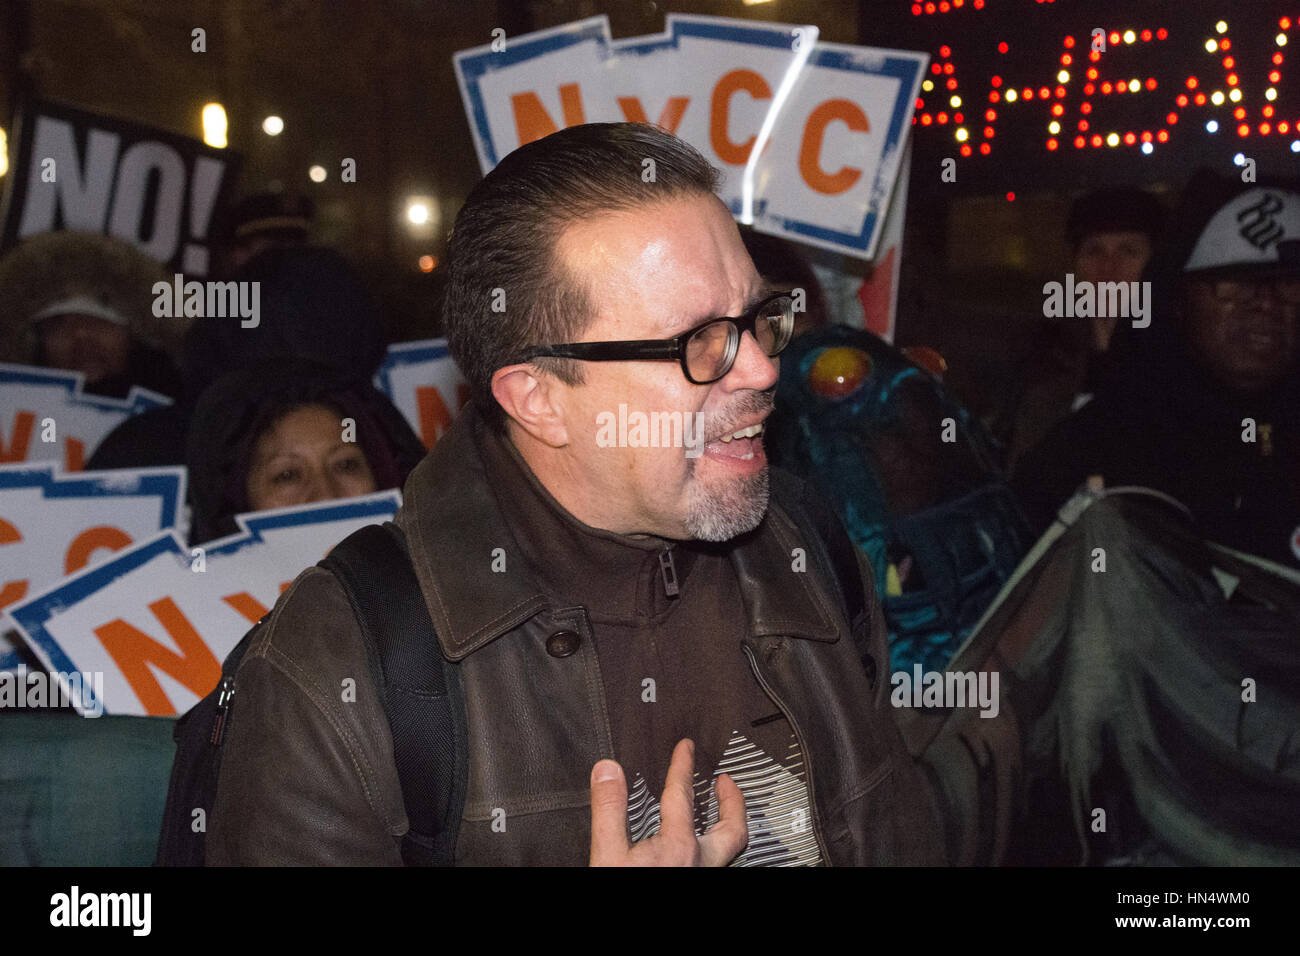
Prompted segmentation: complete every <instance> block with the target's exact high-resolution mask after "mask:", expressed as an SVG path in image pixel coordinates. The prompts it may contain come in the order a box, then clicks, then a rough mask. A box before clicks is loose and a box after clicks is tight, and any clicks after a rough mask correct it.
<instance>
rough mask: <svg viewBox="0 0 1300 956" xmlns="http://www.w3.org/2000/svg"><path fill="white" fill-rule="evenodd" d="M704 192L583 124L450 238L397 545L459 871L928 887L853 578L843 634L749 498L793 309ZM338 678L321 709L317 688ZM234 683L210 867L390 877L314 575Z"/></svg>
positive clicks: (375, 741)
mask: <svg viewBox="0 0 1300 956" xmlns="http://www.w3.org/2000/svg"><path fill="white" fill-rule="evenodd" d="M646 169H653V170H654V173H655V174H654V176H652V177H646V178H643V174H644V172H645V170H646ZM717 177H718V174H717V172H716V170H714V169H713V168H712V167H710V166H709V165H708V163H707V162H706V161H705V160H704V159H703V158H702V157H701V156H700V155H699V154H698V153H697V152H696V151H695V150H694V149H693V148H691V147H690V146H689V145H687V144H686V143H684V142H682V141H680V140H677V139H675V138H674V137H672V136H670V135H668V134H666V133H664V132H662V131H659V130H657V129H655V128H654V127H650V126H645V125H638V124H592V125H587V126H579V127H573V128H570V129H567V130H563V131H561V132H558V133H555V134H553V135H551V136H549V137H546V138H545V139H542V140H538V141H536V142H534V143H531V144H528V145H526V146H524V147H521V148H520V149H518V150H516V151H515V152H514V153H511V154H510V155H508V156H506V157H505V158H504V159H503V160H502V162H501V163H500V164H499V165H498V166H497V167H496V168H495V169H494V170H493V171H492V172H491V173H489V174H488V175H487V177H486V178H485V179H484V180H483V182H482V183H480V184H479V185H478V186H477V187H476V188H475V190H474V191H473V193H472V194H471V195H470V197H469V199H468V200H467V201H466V203H465V206H464V207H463V208H462V210H461V211H460V213H459V215H458V216H457V218H456V223H455V227H454V230H453V233H452V236H451V241H450V244H449V249H448V264H449V265H448V272H449V275H448V282H447V297H446V302H445V315H446V326H447V332H448V341H449V344H450V347H451V350H452V353H453V355H454V356H455V358H456V361H457V363H458V364H459V366H460V368H461V370H462V371H463V372H464V374H465V376H466V378H467V380H468V382H469V384H470V388H471V392H472V400H471V402H470V403H469V405H468V406H467V407H466V409H465V410H464V411H463V412H462V413H461V415H460V417H459V418H458V419H457V421H456V422H455V424H454V425H453V427H452V428H451V429H450V430H449V431H448V432H447V433H446V434H445V435H444V436H443V437H442V438H441V439H440V440H439V442H438V444H437V446H436V447H435V448H434V449H433V451H432V452H431V453H430V455H429V456H428V457H427V458H426V459H425V460H424V462H422V463H421V465H420V466H419V467H418V468H417V469H416V470H415V472H414V473H413V474H412V476H411V478H410V479H409V481H408V483H407V485H406V488H405V489H404V505H403V508H402V510H401V512H400V514H399V516H398V519H397V524H398V526H399V527H400V528H401V529H402V531H403V532H404V534H405V540H406V543H407V547H408V550H409V553H410V556H411V560H412V564H413V566H414V569H415V573H416V577H417V579H418V580H419V583H420V587H421V592H422V594H423V596H424V598H425V603H426V604H427V605H428V609H429V612H430V616H431V618H432V620H433V623H434V630H435V631H436V634H437V642H438V644H439V645H440V648H439V649H440V651H441V653H442V654H443V656H444V657H445V658H446V659H447V660H448V661H450V662H453V663H452V665H451V666H452V667H453V668H454V670H455V673H456V675H457V677H456V680H457V682H458V683H459V685H460V687H461V693H462V697H463V700H464V714H465V720H466V740H465V748H466V751H467V757H468V761H467V762H468V770H467V781H466V787H467V790H466V796H465V804H464V811H463V814H462V815H461V820H460V825H459V829H458V832H457V834H456V840H455V852H454V860H455V862H456V863H466V864H524V863H550V864H585V863H588V862H590V863H593V864H659V865H664V864H705V865H724V864H728V863H732V864H740V865H755V864H785V865H817V864H834V865H845V864H850V865H852V864H871V863H922V862H940V861H941V859H942V852H941V850H940V849H939V838H938V836H937V835H936V830H935V825H934V820H933V817H932V814H931V811H930V802H929V797H928V795H927V792H926V790H925V788H924V784H923V782H922V779H921V777H920V775H919V773H918V771H917V770H916V768H915V767H914V766H913V764H912V763H911V761H910V760H909V758H908V757H907V755H906V753H905V751H904V749H903V746H902V741H901V738H900V737H899V734H898V730H897V728H896V726H895V724H894V721H893V716H892V713H891V710H890V708H889V704H888V696H889V694H888V692H889V682H888V680H887V677H886V673H885V670H886V665H885V662H886V661H887V655H886V653H885V647H884V628H883V621H882V619H881V617H880V610H879V604H878V602H877V601H876V599H875V595H874V594H873V593H872V591H871V584H870V581H871V578H870V575H869V574H868V575H864V574H862V573H861V571H862V568H861V565H860V564H859V565H856V570H857V572H858V574H857V577H858V578H859V579H860V580H861V581H862V583H863V587H864V590H865V592H866V608H865V611H864V613H862V614H859V615H857V616H856V617H855V619H854V620H852V621H851V620H849V619H848V618H849V615H848V613H847V612H846V610H845V603H844V602H843V601H842V599H841V598H840V596H839V595H840V590H839V585H838V584H837V583H836V582H837V579H836V578H835V575H834V573H833V570H832V567H831V566H830V565H831V563H830V561H829V560H828V559H827V557H826V553H827V552H826V548H825V547H824V546H823V545H822V544H820V543H819V542H818V541H814V540H813V537H811V535H813V534H816V532H813V531H811V530H810V527H811V524H810V523H808V522H805V521H802V520H801V519H799V518H797V517H796V513H803V514H810V513H812V509H814V508H815V506H816V503H817V502H816V499H814V498H812V497H806V498H802V499H801V500H802V502H803V503H802V504H800V505H799V506H798V507H794V506H791V507H790V508H787V506H786V505H785V504H783V503H782V499H781V496H780V495H778V494H777V493H776V492H777V491H778V490H780V489H782V488H786V487H789V486H787V485H786V483H785V479H782V480H781V481H777V480H776V479H777V478H778V477H781V476H774V475H770V474H769V469H768V466H767V461H766V456H765V454H764V450H763V428H764V422H765V420H766V418H767V416H768V415H769V414H770V412H771V410H772V401H773V393H774V388H775V385H776V382H777V371H778V366H777V356H778V355H779V353H780V352H781V350H782V349H783V348H784V347H785V345H786V344H787V343H788V342H789V339H790V335H791V330H792V328H793V325H794V304H795V301H796V300H795V297H794V296H793V295H792V294H789V293H788V292H787V291H785V290H781V291H777V292H775V293H774V292H772V291H770V290H768V289H767V288H766V287H765V286H764V283H763V281H762V279H761V278H760V277H759V275H758V274H757V272H756V271H755V269H754V266H753V263H752V262H751V261H750V259H749V256H748V255H747V254H746V252H745V249H744V246H743V244H742V243H741V239H740V236H739V233H738V231H737V227H736V225H735V223H734V222H733V220H732V218H731V216H730V214H729V213H728V211H727V209H726V207H725V206H724V205H723V204H722V202H721V201H719V200H718V199H717V197H716V196H715V195H714V190H715V188H716V186H717V181H718V179H717ZM647 178H648V179H649V180H650V181H647ZM790 292H793V290H790ZM620 410H621V411H622V413H623V414H625V415H626V416H627V418H628V419H629V420H632V419H633V417H634V416H636V415H640V416H642V417H641V418H639V419H636V420H637V421H639V422H643V423H644V422H650V423H656V422H657V423H662V422H665V421H673V420H683V419H685V420H689V421H691V422H693V423H696V427H695V429H694V431H695V433H696V437H697V438H698V443H697V447H696V448H695V449H694V451H695V452H696V453H694V454H692V453H690V452H691V451H692V449H690V448H687V447H685V443H684V442H681V441H675V440H673V439H674V436H675V433H674V432H673V431H672V430H671V429H664V430H659V431H656V432H655V434H654V435H646V434H644V433H642V434H639V435H637V434H633V432H632V430H631V429H629V433H628V435H627V438H626V440H623V441H619V442H617V443H615V447H610V446H609V445H610V443H609V442H607V441H602V440H601V435H600V429H599V427H598V423H599V422H601V421H602V420H604V419H606V418H607V417H608V416H609V415H611V414H616V413H620ZM649 427H650V428H654V427H655V426H654V425H653V424H651V425H650V426H649ZM644 431H645V429H644V428H643V429H642V432H644ZM665 437H667V439H668V440H662V439H664V438H665ZM647 439H660V440H647ZM784 493H785V492H782V494H784ZM805 505H806V506H807V507H806V508H805ZM838 530H839V531H840V532H841V533H842V529H838ZM850 553H853V552H852V551H851V548H850ZM852 560H853V559H852V558H850V561H852ZM430 643H431V644H432V643H433V638H432V637H431V638H430ZM323 649H328V650H323ZM344 678H352V679H354V680H355V681H356V699H355V702H354V703H351V704H344V705H339V704H337V703H335V701H334V700H333V699H332V697H331V695H330V694H328V693H324V692H322V691H321V689H322V688H335V687H338V686H339V681H340V680H341V679H344ZM236 686H237V687H238V695H237V699H238V702H239V708H240V710H239V712H238V715H237V717H236V718H235V719H234V720H233V722H232V725H231V729H230V732H229V735H228V737H227V740H226V745H225V747H226V755H225V757H224V762H223V765H222V771H221V778H220V788H219V790H218V795H217V803H216V806H215V808H214V812H213V821H212V826H211V830H210V833H209V836H208V852H209V859H210V860H211V861H212V862H217V863H285V862H302V863H363V864H364V863H399V862H400V861H401V859H402V858H401V855H400V852H399V847H398V841H399V839H400V836H401V834H402V833H403V832H404V830H405V829H406V825H407V818H406V814H405V813H404V808H403V803H402V794H401V791H400V789H399V787H398V782H397V779H396V772H395V768H394V761H393V755H392V742H391V736H390V732H389V729H388V726H387V722H386V719H385V717H384V714H383V711H382V709H381V708H380V706H379V705H378V703H377V702H376V700H375V691H374V688H373V686H372V685H371V683H370V681H369V680H368V678H367V670H366V666H365V660H364V653H363V648H362V645H361V641H360V638H359V636H358V626H357V624H356V622H355V620H354V618H353V615H352V612H351V609H350V608H349V607H348V604H347V601H346V599H345V598H344V596H343V594H342V592H341V590H340V588H339V587H338V585H337V583H335V582H334V581H333V580H332V579H331V577H330V576H329V575H328V574H327V573H325V572H322V571H319V570H311V571H308V572H305V573H304V574H303V575H302V576H300V577H299V579H298V580H297V581H296V582H295V584H294V585H293V586H292V587H291V588H290V589H289V590H288V591H287V592H286V593H285V595H284V596H283V597H282V599H281V601H280V602H279V604H278V605H277V608H276V610H275V611H274V612H273V618H272V621H271V624H270V626H269V627H268V628H267V629H266V633H265V634H264V635H260V636H259V639H258V641H257V642H255V643H253V644H252V645H250V648H249V650H248V652H247V655H246V657H245V658H244V661H243V664H242V665H241V667H240V669H239V672H238V674H237V676H236Z"/></svg>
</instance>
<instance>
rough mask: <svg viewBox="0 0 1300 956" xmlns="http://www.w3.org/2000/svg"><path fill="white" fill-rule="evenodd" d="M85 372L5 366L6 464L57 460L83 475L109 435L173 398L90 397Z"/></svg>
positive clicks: (1, 369)
mask: <svg viewBox="0 0 1300 956" xmlns="http://www.w3.org/2000/svg"><path fill="white" fill-rule="evenodd" d="M83 385H84V381H83V376H82V374H81V373H80V372H65V371H60V370H57V369H47V368H35V367H33V366H28V365H10V364H7V363H3V362H0V465H8V464H14V463H17V462H29V461H52V462H56V463H58V464H60V465H62V467H63V469H64V470H65V471H81V470H82V469H83V468H84V467H85V465H86V460H87V459H88V458H89V457H90V456H91V455H92V454H94V452H95V449H96V448H98V447H99V443H100V442H101V441H103V440H104V437H105V436H106V435H107V434H108V433H109V432H111V431H112V430H113V429H114V428H116V427H117V426H118V425H120V424H122V422H124V421H125V420H126V419H128V418H130V417H131V416H132V415H136V414H139V413H140V412H143V411H145V410H146V409H149V408H157V407H159V406H162V405H170V404H171V399H169V398H167V397H166V396H163V395H159V394H158V393H157V392H151V391H149V390H148V389H144V388H140V387H138V386H135V387H133V388H132V389H131V391H130V393H129V394H128V395H127V397H126V398H123V399H118V398H104V397H102V396H99V395H87V394H86V393H85V392H84V391H83V390H82V389H83Z"/></svg>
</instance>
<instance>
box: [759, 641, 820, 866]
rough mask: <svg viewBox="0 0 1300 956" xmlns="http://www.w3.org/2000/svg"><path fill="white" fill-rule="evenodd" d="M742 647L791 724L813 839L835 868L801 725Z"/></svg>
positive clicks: (763, 683) (763, 685) (761, 684)
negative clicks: (805, 792)
mask: <svg viewBox="0 0 1300 956" xmlns="http://www.w3.org/2000/svg"><path fill="white" fill-rule="evenodd" d="M741 647H742V648H744V651H745V656H746V657H748V658H749V667H750V669H751V670H752V671H753V672H754V676H755V677H756V678H757V679H758V685H759V686H760V687H762V688H763V692H764V693H765V694H767V696H768V697H770V698H772V701H773V703H775V704H776V706H777V707H778V708H780V710H781V713H782V714H784V715H785V719H786V720H787V721H788V722H789V724H790V729H791V730H793V731H794V739H795V740H797V741H798V742H799V752H800V753H801V754H803V772H804V780H805V781H806V783H807V788H806V789H807V790H808V812H809V813H810V814H811V815H812V825H813V839H815V840H816V841H817V852H818V853H819V854H821V858H822V863H824V864H825V865H826V866H834V865H835V864H833V863H832V862H831V857H830V854H829V853H827V852H826V843H825V841H824V840H823V839H822V824H821V818H820V817H819V816H818V815H817V800H816V798H815V797H814V796H813V769H812V754H811V753H810V752H809V751H808V747H807V746H806V745H805V743H804V739H803V734H801V733H800V732H799V725H798V724H796V723H795V722H794V716H793V715H792V714H791V713H790V708H788V707H786V705H785V701H783V700H781V698H779V697H777V696H776V694H775V693H774V692H773V691H772V686H771V685H770V684H769V683H768V682H767V681H766V680H765V679H764V677H763V674H762V671H760V670H759V668H758V660H757V658H755V657H754V652H753V650H751V649H750V647H749V645H748V644H742V645H741Z"/></svg>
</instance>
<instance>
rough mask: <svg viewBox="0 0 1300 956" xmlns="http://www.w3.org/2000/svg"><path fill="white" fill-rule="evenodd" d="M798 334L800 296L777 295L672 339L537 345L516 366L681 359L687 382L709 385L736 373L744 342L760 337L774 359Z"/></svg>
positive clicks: (524, 352) (763, 347)
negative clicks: (555, 361)
mask: <svg viewBox="0 0 1300 956" xmlns="http://www.w3.org/2000/svg"><path fill="white" fill-rule="evenodd" d="M793 331H794V296H792V295H791V294H790V293H789V292H777V293H774V294H772V295H769V296H767V297H766V298H764V299H762V300H761V301H760V302H758V303H757V304H756V305H755V306H754V307H753V308H751V309H749V310H748V311H746V312H745V314H744V315H737V316H724V317H722V318H717V319H709V320H708V321H706V322H702V323H700V324H699V325H697V326H695V328H693V329H687V330H686V331H685V332H683V333H682V334H681V335H676V336H673V337H672V338H671V339H633V340H630V341H625V342H568V343H565V344H562V345H534V346H531V347H530V348H527V349H525V350H524V351H523V352H522V353H521V354H520V356H519V358H518V359H516V362H530V361H532V360H533V359H535V358H571V359H581V360H583V361H587V362H627V361H639V360H646V359H675V360H677V361H678V362H680V363H681V366H682V372H683V374H685V376H686V380H687V381H688V382H690V383H692V384H694V385H709V384H711V383H713V382H716V381H717V380H718V379H720V378H722V377H723V376H724V375H726V374H727V373H728V372H730V371H731V366H732V365H734V364H735V362H736V356H737V355H738V354H739V353H740V337H741V336H742V335H744V334H745V333H746V332H749V333H750V334H751V335H753V336H754V340H755V341H756V342H758V345H759V348H761V349H762V350H763V351H764V352H765V353H766V354H767V356H768V357H769V358H774V357H776V356H777V355H780V354H781V351H782V350H783V349H784V348H785V347H786V346H787V345H789V344H790V338H791V334H792V333H793Z"/></svg>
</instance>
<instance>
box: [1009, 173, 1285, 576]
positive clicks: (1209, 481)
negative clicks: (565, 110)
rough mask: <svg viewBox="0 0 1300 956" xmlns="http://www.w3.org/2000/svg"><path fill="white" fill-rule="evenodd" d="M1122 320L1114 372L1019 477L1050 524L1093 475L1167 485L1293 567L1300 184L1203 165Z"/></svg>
mask: <svg viewBox="0 0 1300 956" xmlns="http://www.w3.org/2000/svg"><path fill="white" fill-rule="evenodd" d="M1168 236H1169V239H1168V241H1167V242H1166V243H1164V244H1163V245H1162V246H1161V248H1160V249H1159V250H1158V251H1157V253H1156V255H1155V257H1154V258H1153V260H1152V262H1151V264H1150V267H1149V268H1148V270H1147V272H1146V274H1145V278H1146V279H1147V280H1148V281H1150V282H1151V285H1152V288H1151V297H1152V301H1153V311H1152V316H1151V320H1150V325H1149V326H1148V327H1137V326H1134V325H1133V324H1132V323H1129V322H1127V321H1125V320H1123V319H1121V320H1120V323H1119V325H1118V327H1117V329H1116V332H1115V336H1114V341H1113V342H1112V345H1111V354H1112V360H1113V362H1114V365H1113V369H1114V374H1113V375H1108V376H1107V380H1106V382H1105V383H1103V385H1102V387H1101V388H1100V389H1099V391H1098V396H1097V398H1096V400H1095V401H1094V402H1092V403H1090V404H1089V405H1088V406H1087V407H1085V408H1084V409H1083V410H1082V411H1081V412H1079V413H1078V414H1077V415H1075V416H1073V417H1072V418H1070V419H1067V420H1066V421H1065V422H1063V423H1062V424H1061V425H1060V426H1058V427H1057V428H1056V429H1054V430H1053V432H1052V433H1051V434H1049V435H1048V437H1047V439H1046V440H1045V441H1044V442H1043V443H1042V445H1040V446H1039V447H1038V448H1037V449H1035V450H1034V451H1033V452H1031V453H1030V454H1029V455H1028V456H1026V458H1025V459H1024V461H1023V462H1022V465H1021V467H1020V468H1019V469H1018V471H1017V474H1016V478H1015V484H1016V486H1017V489H1018V491H1019V492H1020V495H1021V498H1022V501H1023V502H1024V503H1025V505H1026V508H1027V510H1028V511H1029V513H1030V518H1031V521H1033V522H1034V523H1035V524H1036V525H1037V526H1038V527H1044V526H1046V524H1047V523H1048V522H1049V521H1050V520H1051V518H1052V516H1053V515H1054V514H1055V512H1056V509H1057V508H1058V507H1059V506H1060V505H1061V503H1062V502H1063V501H1064V500H1065V499H1066V498H1067V497H1068V496H1069V495H1070V493H1071V492H1072V491H1073V490H1074V489H1075V488H1076V487H1077V486H1078V485H1079V484H1080V483H1081V482H1083V481H1084V480H1085V479H1086V478H1088V477H1089V476H1090V475H1101V476H1102V478H1103V479H1104V480H1105V482H1106V484H1107V485H1120V484H1138V485H1145V486H1148V487H1152V488H1156V489H1159V490H1161V491H1164V492H1166V493H1168V494H1170V495H1172V496H1173V497H1174V498H1176V499H1177V500H1178V501H1180V502H1181V503H1182V504H1184V505H1186V506H1187V508H1188V509H1189V510H1190V511H1191V513H1192V514H1193V515H1194V516H1195V518H1196V519H1197V522H1198V525H1199V526H1200V529H1201V531H1202V532H1203V533H1204V534H1205V535H1206V537H1208V538H1210V539H1212V540H1215V541H1219V542H1222V543H1224V544H1227V545H1229V546H1232V547H1235V548H1238V549H1240V550H1243V551H1247V552H1250V553H1252V554H1256V555H1261V556H1263V557H1266V558H1269V559H1271V560H1273V561H1277V562H1280V563H1283V564H1287V565H1289V566H1292V567H1300V369H1298V368H1297V358H1298V357H1300V353H1298V350H1297V328H1296V326H1297V312H1298V311H1300V182H1296V181H1284V182H1274V183H1265V182H1263V181H1262V180H1261V182H1260V183H1259V184H1249V185H1244V184H1242V183H1241V182H1239V181H1235V180H1232V179H1226V180H1225V179H1221V178H1219V177H1217V176H1214V175H1212V174H1208V173H1203V174H1201V175H1198V176H1197V177H1196V178H1195V179H1194V180H1193V181H1192V183H1191V184H1190V185H1189V186H1188V188H1187V190H1186V192H1185V193H1184V198H1183V202H1182V204H1181V206H1180V208H1179V210H1178V212H1177V213H1176V215H1175V219H1174V221H1173V222H1172V223H1171V228H1170V230H1169V233H1168Z"/></svg>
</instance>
